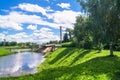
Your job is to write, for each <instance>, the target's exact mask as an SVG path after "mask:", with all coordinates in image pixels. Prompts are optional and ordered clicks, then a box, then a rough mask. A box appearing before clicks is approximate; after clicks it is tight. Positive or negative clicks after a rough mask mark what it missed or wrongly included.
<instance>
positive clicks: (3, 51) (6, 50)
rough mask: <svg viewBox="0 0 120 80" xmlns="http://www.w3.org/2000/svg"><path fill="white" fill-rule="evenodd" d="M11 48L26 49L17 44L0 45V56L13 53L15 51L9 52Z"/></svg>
mask: <svg viewBox="0 0 120 80" xmlns="http://www.w3.org/2000/svg"><path fill="white" fill-rule="evenodd" d="M11 49H28V48H27V47H19V46H5V47H0V56H6V55H10V54H15V53H16V52H11Z"/></svg>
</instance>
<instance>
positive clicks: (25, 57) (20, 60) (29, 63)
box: [0, 52, 45, 77]
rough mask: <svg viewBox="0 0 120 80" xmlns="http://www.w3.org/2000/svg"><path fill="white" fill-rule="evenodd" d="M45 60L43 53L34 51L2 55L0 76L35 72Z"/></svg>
mask: <svg viewBox="0 0 120 80" xmlns="http://www.w3.org/2000/svg"><path fill="white" fill-rule="evenodd" d="M44 60H45V59H44V57H43V55H42V54H40V53H34V52H19V53H17V54H12V55H7V56H3V57H0V77H8V76H21V75H27V74H34V73H36V72H37V67H38V65H39V64H40V63H41V62H43V61H44Z"/></svg>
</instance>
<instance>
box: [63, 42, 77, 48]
mask: <svg viewBox="0 0 120 80" xmlns="http://www.w3.org/2000/svg"><path fill="white" fill-rule="evenodd" d="M75 46H76V44H75V43H74V42H66V43H63V44H62V47H75Z"/></svg>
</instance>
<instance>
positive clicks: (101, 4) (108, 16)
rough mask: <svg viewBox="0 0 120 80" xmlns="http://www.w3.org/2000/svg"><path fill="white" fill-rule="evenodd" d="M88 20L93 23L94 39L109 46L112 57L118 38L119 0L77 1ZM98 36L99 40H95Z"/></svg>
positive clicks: (119, 25)
mask: <svg viewBox="0 0 120 80" xmlns="http://www.w3.org/2000/svg"><path fill="white" fill-rule="evenodd" d="M78 1H79V2H80V4H81V6H82V9H83V11H84V12H86V14H88V17H89V19H90V20H92V22H93V23H95V26H94V28H95V32H97V34H96V33H94V34H95V35H94V39H97V40H96V41H97V42H100V43H109V44H110V55H111V56H113V49H112V47H113V44H114V43H115V42H116V41H118V39H119V38H120V34H119V32H120V5H119V4H120V0H109V1H108V0H78ZM98 36H100V37H99V38H97V37H98Z"/></svg>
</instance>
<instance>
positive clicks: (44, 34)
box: [32, 28, 59, 43]
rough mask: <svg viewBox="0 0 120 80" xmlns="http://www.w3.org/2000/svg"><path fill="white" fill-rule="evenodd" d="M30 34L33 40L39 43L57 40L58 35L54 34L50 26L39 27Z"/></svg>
mask: <svg viewBox="0 0 120 80" xmlns="http://www.w3.org/2000/svg"><path fill="white" fill-rule="evenodd" d="M32 36H34V39H35V40H39V41H38V42H40V43H44V42H48V41H51V40H59V36H57V35H55V34H54V32H52V31H51V29H50V28H41V29H40V30H39V32H35V33H33V34H32Z"/></svg>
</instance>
